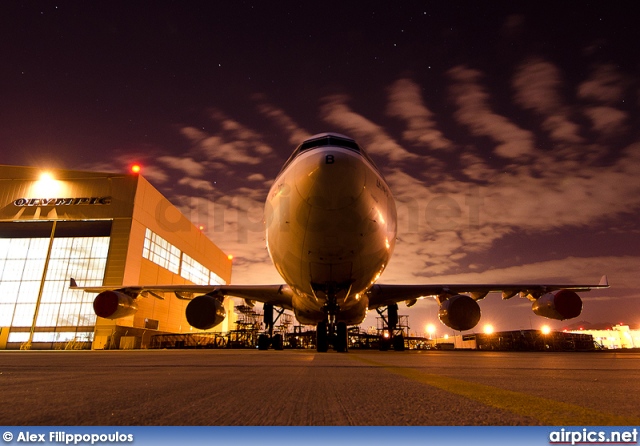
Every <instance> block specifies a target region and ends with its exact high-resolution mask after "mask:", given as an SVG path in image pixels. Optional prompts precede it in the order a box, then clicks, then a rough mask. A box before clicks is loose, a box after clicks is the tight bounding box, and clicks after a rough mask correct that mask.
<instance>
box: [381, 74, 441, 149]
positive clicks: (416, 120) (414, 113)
mask: <svg viewBox="0 0 640 446" xmlns="http://www.w3.org/2000/svg"><path fill="white" fill-rule="evenodd" d="M387 91H388V92H389V102H388V104H387V115H389V116H392V117H396V118H399V119H402V120H403V121H405V122H406V125H407V129H406V130H405V131H404V132H403V133H402V137H403V138H404V139H405V140H406V141H408V142H410V143H412V144H414V145H416V146H423V147H427V148H430V149H435V150H438V149H451V148H452V147H453V143H452V142H451V141H450V140H449V139H447V138H445V137H444V135H443V134H442V132H440V131H439V130H438V129H437V128H436V122H435V121H434V114H433V112H431V110H429V109H428V108H427V107H426V106H425V105H424V102H423V100H422V96H421V94H420V87H419V86H418V84H416V83H415V82H413V81H411V80H409V79H398V80H397V81H396V82H394V83H393V84H392V85H391V86H390V87H389V88H388V89H387Z"/></svg>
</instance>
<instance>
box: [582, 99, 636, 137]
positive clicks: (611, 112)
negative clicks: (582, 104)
mask: <svg viewBox="0 0 640 446" xmlns="http://www.w3.org/2000/svg"><path fill="white" fill-rule="evenodd" d="M584 114H585V115H587V117H589V119H591V122H592V123H593V129H594V130H595V131H597V132H599V133H601V134H603V135H614V134H620V133H623V132H624V131H625V121H626V120H627V114H626V113H625V112H623V111H621V110H618V109H616V108H613V107H608V106H600V107H588V108H585V109H584Z"/></svg>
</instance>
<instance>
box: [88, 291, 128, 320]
mask: <svg viewBox="0 0 640 446" xmlns="http://www.w3.org/2000/svg"><path fill="white" fill-rule="evenodd" d="M93 311H94V312H95V313H96V315H98V316H99V317H103V318H105V319H119V318H121V317H125V316H131V315H132V314H134V313H135V312H136V311H138V304H137V303H136V300H135V299H134V298H133V297H131V296H128V295H126V294H124V293H121V292H120V291H103V292H102V293H100V294H98V295H97V296H96V298H95V299H94V301H93Z"/></svg>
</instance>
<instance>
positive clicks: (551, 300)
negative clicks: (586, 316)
mask: <svg viewBox="0 0 640 446" xmlns="http://www.w3.org/2000/svg"><path fill="white" fill-rule="evenodd" d="M531 309H532V310H533V312H534V313H535V314H537V315H538V316H543V317H546V318H549V319H558V320H561V321H563V320H565V319H572V318H574V317H578V316H580V313H582V299H580V296H578V295H577V294H576V293H574V292H573V291H571V290H560V291H556V292H554V293H547V294H543V295H542V296H540V297H539V298H538V299H537V300H536V301H534V302H533V305H532V306H531Z"/></svg>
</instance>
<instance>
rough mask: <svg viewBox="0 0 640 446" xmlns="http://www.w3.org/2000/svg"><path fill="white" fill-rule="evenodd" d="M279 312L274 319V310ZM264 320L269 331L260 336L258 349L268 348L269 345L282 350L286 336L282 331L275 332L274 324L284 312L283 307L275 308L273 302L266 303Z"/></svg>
mask: <svg viewBox="0 0 640 446" xmlns="http://www.w3.org/2000/svg"><path fill="white" fill-rule="evenodd" d="M274 311H275V312H276V313H278V316H277V317H276V318H275V319H274V318H273V312H274ZM263 313H264V315H263V321H264V326H265V329H266V331H267V333H262V334H261V335H259V336H258V350H268V349H269V346H273V349H274V350H282V349H283V348H284V338H283V337H282V335H281V334H280V333H278V334H275V335H274V334H273V326H274V324H275V323H276V322H277V321H278V319H280V316H282V314H283V313H284V309H283V308H274V307H273V305H272V304H264V307H263Z"/></svg>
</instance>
